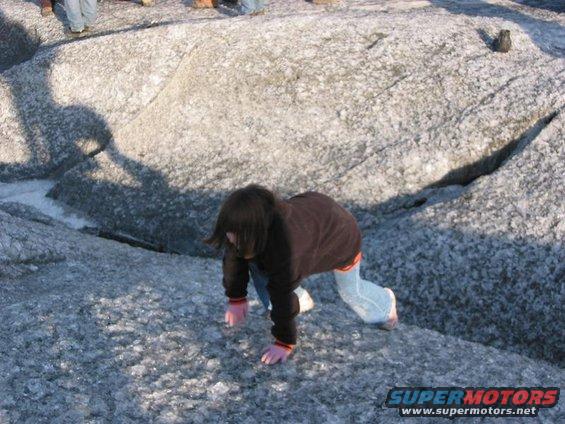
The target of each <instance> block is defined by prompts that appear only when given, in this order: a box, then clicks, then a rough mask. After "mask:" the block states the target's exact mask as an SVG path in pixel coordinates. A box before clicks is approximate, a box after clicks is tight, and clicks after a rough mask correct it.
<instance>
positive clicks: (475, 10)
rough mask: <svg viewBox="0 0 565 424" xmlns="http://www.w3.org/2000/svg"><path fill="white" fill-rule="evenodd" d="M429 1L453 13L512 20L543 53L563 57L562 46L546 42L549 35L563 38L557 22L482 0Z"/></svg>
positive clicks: (562, 30)
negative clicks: (465, 0) (470, 1)
mask: <svg viewBox="0 0 565 424" xmlns="http://www.w3.org/2000/svg"><path fill="white" fill-rule="evenodd" d="M431 3H432V4H433V5H434V6H437V7H441V8H443V9H445V10H447V11H448V12H450V13H453V14H460V15H467V16H477V17H492V18H501V19H504V20H507V21H509V22H514V23H516V24H518V25H520V27H521V28H522V29H523V30H524V31H525V32H526V33H527V34H528V36H529V37H530V39H531V40H532V41H533V42H534V43H535V44H536V45H537V46H538V48H539V49H540V50H542V51H543V52H544V53H547V54H549V55H551V56H554V57H558V58H562V57H565V47H564V46H562V45H551V44H549V43H548V42H547V40H548V38H549V37H551V38H552V39H554V40H561V41H562V40H564V39H565V28H563V26H562V25H560V24H559V23H557V22H552V21H546V20H543V19H539V18H536V17H533V16H529V15H526V14H524V13H521V12H518V11H516V10H512V9H511V8H508V7H504V6H501V5H496V4H490V3H487V2H484V1H474V2H472V3H466V2H456V1H449V0H431ZM501 29H505V28H501ZM550 34H551V36H550Z"/></svg>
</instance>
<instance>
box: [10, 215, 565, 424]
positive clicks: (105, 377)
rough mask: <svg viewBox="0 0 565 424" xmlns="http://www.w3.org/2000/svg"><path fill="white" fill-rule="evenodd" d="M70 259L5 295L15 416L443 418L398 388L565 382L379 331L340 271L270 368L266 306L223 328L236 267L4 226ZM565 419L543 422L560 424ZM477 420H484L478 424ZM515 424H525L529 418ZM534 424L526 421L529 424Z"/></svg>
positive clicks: (453, 345) (538, 370)
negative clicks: (351, 304) (395, 392)
mask: <svg viewBox="0 0 565 424" xmlns="http://www.w3.org/2000/svg"><path fill="white" fill-rule="evenodd" d="M0 217H1V218H2V223H3V225H4V228H3V229H4V230H5V229H6V228H7V229H8V230H9V231H10V234H14V233H17V232H18V231H19V230H20V229H22V231H25V234H27V235H29V240H30V243H32V245H31V246H30V247H26V248H25V249H26V251H28V252H31V253H30V254H32V253H33V246H38V245H40V244H42V243H45V244H49V245H50V246H51V248H52V249H54V250H55V251H58V252H62V253H64V254H65V260H62V261H60V262H57V263H52V264H47V265H43V266H42V268H41V269H40V270H39V271H37V272H34V273H31V274H28V275H26V276H21V277H19V278H2V283H1V284H0V322H2V323H4V324H5V325H2V326H1V328H0V371H1V372H0V394H1V396H0V417H1V420H2V422H3V423H20V422H35V423H64V422H85V423H102V422H163V423H184V422H202V423H206V422H230V421H231V420H234V419H235V417H237V420H238V421H239V420H245V421H246V422H265V421H267V420H271V419H274V418H275V417H276V419H277V421H279V422H305V423H306V422H307V423H322V422H323V423H327V422H349V421H350V420H351V418H352V417H355V422H367V423H369V422H383V421H386V422H412V421H413V422H437V421H433V420H430V419H422V418H417V419H412V420H410V419H401V418H399V416H398V413H397V411H396V410H394V409H388V408H386V407H384V406H383V403H384V400H385V397H386V393H387V391H388V389H389V388H390V387H393V386H448V385H454V386H480V385H492V386H512V385H518V386H560V385H561V384H562V382H563V379H564V374H563V370H562V369H559V368H557V367H555V366H552V365H550V364H548V363H545V362H543V361H539V360H532V359H529V358H526V357H523V356H520V355H517V354H514V353H508V352H505V351H500V350H497V349H494V348H490V347H485V346H482V345H480V344H476V343H471V342H467V341H463V340H460V339H458V338H455V337H451V336H444V335H441V334H439V333H437V332H434V331H431V330H426V329H420V328H417V327H413V326H410V325H404V324H401V325H400V326H399V327H398V328H397V329H396V330H394V331H392V332H384V331H381V330H377V329H376V328H374V327H371V326H367V325H364V324H363V323H362V322H361V321H360V320H359V319H357V318H356V316H355V314H354V313H353V312H352V311H351V310H349V309H348V308H347V307H346V306H345V304H343V303H342V302H341V300H340V299H339V297H338V295H337V293H336V290H335V288H334V286H333V283H332V281H331V277H330V276H329V275H321V276H319V277H318V278H316V279H314V280H311V281H309V282H308V288H309V289H310V291H311V292H312V294H313V296H314V297H315V299H316V301H317V305H316V308H315V309H314V310H313V311H311V312H310V313H308V314H305V315H302V316H300V317H299V318H298V320H299V326H300V344H299V347H298V348H297V350H296V351H295V353H294V354H293V357H292V360H290V361H289V362H287V363H285V364H284V365H277V366H272V367H268V366H266V365H262V364H261V363H260V361H259V358H260V351H261V349H262V348H263V347H264V346H265V345H266V344H268V343H269V342H270V341H271V336H270V334H269V327H270V322H269V321H268V320H267V319H266V318H265V317H264V316H263V315H262V314H261V313H260V311H259V309H258V308H259V306H258V302H257V301H256V300H253V301H252V310H251V314H250V316H249V319H248V320H247V323H246V324H245V326H243V327H241V328H239V329H228V328H226V327H225V326H224V324H223V312H224V307H225V299H224V296H223V293H222V290H221V289H220V287H221V284H220V273H221V264H220V263H219V262H218V261H215V260H211V259H198V258H191V257H188V256H179V255H169V254H159V253H154V252H148V251H146V250H142V249H136V248H132V247H129V246H126V245H123V244H118V243H116V242H113V241H107V240H102V239H99V238H95V237H92V236H87V235H82V234H80V233H78V232H76V231H74V230H70V229H67V228H64V227H57V225H55V226H50V225H45V224H41V223H36V222H24V221H23V220H21V219H19V218H14V217H11V216H4V215H0ZM560 414H562V408H561V407H560V406H559V405H558V406H557V407H556V408H553V409H548V410H541V411H540V413H539V417H540V418H539V420H540V422H545V423H552V422H557V421H558V417H559V416H560ZM466 421H467V422H483V421H482V419H468V420H466ZM510 422H520V420H519V419H515V420H511V421H510ZM524 422H525V421H524Z"/></svg>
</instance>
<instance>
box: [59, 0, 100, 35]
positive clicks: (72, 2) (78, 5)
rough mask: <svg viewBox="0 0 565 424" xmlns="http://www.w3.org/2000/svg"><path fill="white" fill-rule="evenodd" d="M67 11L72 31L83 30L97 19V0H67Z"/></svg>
mask: <svg viewBox="0 0 565 424" xmlns="http://www.w3.org/2000/svg"><path fill="white" fill-rule="evenodd" d="M65 12H67V19H68V20H69V25H70V27H71V31H73V32H81V31H82V30H84V27H85V26H92V25H93V24H94V21H95V20H96V0H65Z"/></svg>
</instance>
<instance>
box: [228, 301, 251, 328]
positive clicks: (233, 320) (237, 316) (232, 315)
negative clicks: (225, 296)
mask: <svg viewBox="0 0 565 424" xmlns="http://www.w3.org/2000/svg"><path fill="white" fill-rule="evenodd" d="M248 310H249V303H248V302H247V299H245V298H243V299H237V300H232V299H230V300H229V305H228V310H227V311H226V315H225V317H224V320H225V322H226V323H227V324H228V325H229V326H230V327H233V326H234V325H237V324H239V323H241V322H243V321H244V320H245V317H246V316H247V311H248Z"/></svg>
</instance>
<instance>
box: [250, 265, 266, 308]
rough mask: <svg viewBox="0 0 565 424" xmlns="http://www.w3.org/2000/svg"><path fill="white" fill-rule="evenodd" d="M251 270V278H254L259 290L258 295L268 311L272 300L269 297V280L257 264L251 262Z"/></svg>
mask: <svg viewBox="0 0 565 424" xmlns="http://www.w3.org/2000/svg"><path fill="white" fill-rule="evenodd" d="M249 272H250V274H251V279H252V280H253V286H254V287H255V291H256V292H257V296H258V297H259V300H261V303H262V304H263V307H264V308H265V310H266V311H268V310H270V309H271V300H270V298H269V292H268V291H267V283H268V282H269V280H268V279H267V277H266V276H265V274H263V273H262V272H261V271H259V267H258V266H257V264H255V263H253V262H249Z"/></svg>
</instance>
